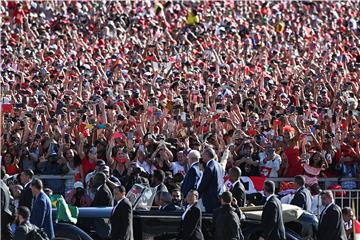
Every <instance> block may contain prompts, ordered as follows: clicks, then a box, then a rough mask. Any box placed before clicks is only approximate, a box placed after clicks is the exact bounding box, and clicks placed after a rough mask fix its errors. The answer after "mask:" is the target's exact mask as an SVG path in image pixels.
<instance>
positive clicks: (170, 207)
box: [159, 203, 181, 212]
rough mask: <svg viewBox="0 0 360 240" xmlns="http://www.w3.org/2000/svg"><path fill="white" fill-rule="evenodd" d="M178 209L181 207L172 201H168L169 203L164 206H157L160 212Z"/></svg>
mask: <svg viewBox="0 0 360 240" xmlns="http://www.w3.org/2000/svg"><path fill="white" fill-rule="evenodd" d="M179 210H181V208H180V207H178V206H176V205H175V204H173V203H169V204H167V205H165V206H164V207H160V208H159V211H162V212H172V211H179Z"/></svg>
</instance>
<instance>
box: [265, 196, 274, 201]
mask: <svg viewBox="0 0 360 240" xmlns="http://www.w3.org/2000/svg"><path fill="white" fill-rule="evenodd" d="M272 196H275V194H271V195H270V196H268V197H267V198H266V201H269V199H270V198H271V197H272Z"/></svg>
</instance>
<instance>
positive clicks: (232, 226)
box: [213, 192, 244, 240]
mask: <svg viewBox="0 0 360 240" xmlns="http://www.w3.org/2000/svg"><path fill="white" fill-rule="evenodd" d="M220 199H221V207H220V208H219V209H216V210H214V214H213V224H214V227H215V238H214V239H222V240H243V239H244V236H243V234H242V232H241V228H240V218H239V215H238V214H237V213H236V210H235V208H233V207H232V206H231V202H232V201H233V196H232V193H231V192H224V193H223V194H222V195H221V197H220Z"/></svg>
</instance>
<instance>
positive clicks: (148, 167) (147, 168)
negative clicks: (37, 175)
mask: <svg viewBox="0 0 360 240" xmlns="http://www.w3.org/2000/svg"><path fill="white" fill-rule="evenodd" d="M136 165H137V166H138V167H140V168H143V169H144V171H145V172H147V173H149V174H153V172H154V170H155V169H156V167H155V166H153V165H150V164H149V163H148V162H147V161H144V162H140V161H137V162H136Z"/></svg>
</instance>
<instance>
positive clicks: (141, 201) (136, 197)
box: [127, 184, 156, 210]
mask: <svg viewBox="0 0 360 240" xmlns="http://www.w3.org/2000/svg"><path fill="white" fill-rule="evenodd" d="M155 194H156V190H155V188H151V187H146V186H143V185H140V184H135V185H134V186H133V187H132V188H131V189H130V191H129V192H128V193H127V198H128V199H129V200H130V202H131V204H132V206H133V208H134V209H135V210H150V209H151V206H152V203H153V201H154V198H155Z"/></svg>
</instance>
